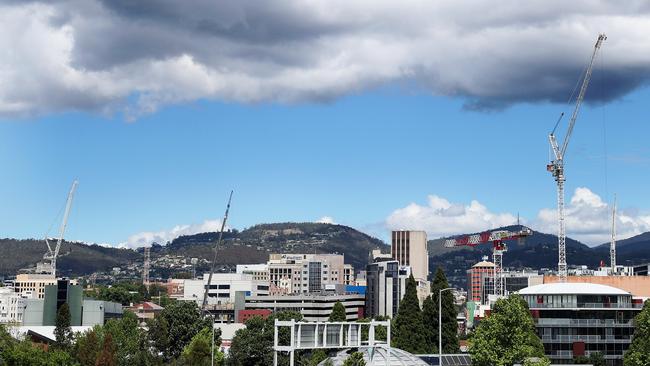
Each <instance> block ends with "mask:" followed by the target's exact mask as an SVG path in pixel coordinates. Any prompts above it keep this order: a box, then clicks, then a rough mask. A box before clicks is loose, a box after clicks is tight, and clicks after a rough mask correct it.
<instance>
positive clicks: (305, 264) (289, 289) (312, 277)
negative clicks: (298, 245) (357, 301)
mask: <svg viewBox="0 0 650 366" xmlns="http://www.w3.org/2000/svg"><path fill="white" fill-rule="evenodd" d="M267 264H268V270H269V284H270V286H271V290H270V292H271V293H272V294H298V293H303V294H304V293H314V292H321V291H323V290H324V289H325V287H326V286H327V285H335V284H342V285H343V284H344V282H345V281H344V276H345V265H344V257H343V255H340V254H271V255H270V256H269V261H268V263H267Z"/></svg>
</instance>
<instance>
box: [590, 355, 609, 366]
mask: <svg viewBox="0 0 650 366" xmlns="http://www.w3.org/2000/svg"><path fill="white" fill-rule="evenodd" d="M589 363H590V364H592V365H593V366H605V365H607V362H605V357H603V354H602V353H600V352H594V353H591V354H589Z"/></svg>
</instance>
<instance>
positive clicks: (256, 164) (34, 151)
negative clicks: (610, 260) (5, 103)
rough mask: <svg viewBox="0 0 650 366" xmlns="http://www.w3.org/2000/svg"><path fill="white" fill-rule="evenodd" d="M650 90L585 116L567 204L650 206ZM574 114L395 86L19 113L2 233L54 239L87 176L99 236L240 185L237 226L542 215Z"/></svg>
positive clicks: (80, 232) (119, 237) (149, 224)
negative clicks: (496, 106) (441, 203)
mask: <svg viewBox="0 0 650 366" xmlns="http://www.w3.org/2000/svg"><path fill="white" fill-rule="evenodd" d="M648 94H649V90H648V89H643V90H640V91H638V92H635V93H633V94H630V95H628V96H626V97H625V98H623V99H621V100H618V101H615V102H612V103H609V104H606V105H597V106H587V107H586V108H585V109H584V111H583V113H582V114H581V116H580V119H579V121H578V123H577V127H576V130H575V133H574V138H573V140H572V141H571V145H570V147H569V156H568V158H567V160H568V161H567V165H568V166H567V175H568V182H567V200H568V199H569V198H570V196H571V193H572V192H573V190H574V189H575V188H576V187H588V188H589V189H591V190H592V191H593V192H595V193H596V194H598V195H600V196H601V197H602V198H603V199H604V200H606V198H607V197H609V196H611V195H612V194H613V193H614V192H617V193H618V195H619V205H620V206H621V207H625V208H628V209H630V208H638V209H641V210H643V209H645V208H647V207H650V202H649V198H648V196H647V194H645V190H646V187H647V185H646V183H645V182H646V181H647V180H648V179H650V176H649V170H648V165H649V164H650V151H649V149H648V147H647V136H648V135H649V134H650V126H648V124H647V119H646V118H644V117H645V116H647V109H646V105H647V104H646V103H645V101H646V100H647V98H648ZM567 109H568V108H567V107H566V106H565V105H557V104H525V105H517V106H514V107H511V108H508V109H506V110H504V111H492V112H472V111H466V110H464V109H463V108H462V100H459V99H453V98H447V97H433V96H429V95H424V94H414V93H403V92H402V91H400V90H391V89H383V90H375V91H370V92H366V93H360V94H358V95H352V96H347V97H343V98H340V99H338V100H336V101H333V102H330V103H308V104H300V105H296V104H277V103H272V104H271V103H269V104H253V105H250V104H241V103H220V102H207V101H200V102H195V103H189V104H187V105H182V106H174V107H167V108H164V109H162V110H160V111H158V112H156V113H154V114H151V115H148V116H146V117H143V118H141V119H139V120H137V121H135V122H131V123H129V122H125V121H124V120H123V118H122V117H121V116H119V115H118V116H113V117H106V116H101V115H97V114H92V113H61V114H56V115H52V116H48V117H42V118H33V119H20V120H5V121H3V123H0V136H2V142H1V144H0V146H2V147H1V149H2V151H1V153H0V159H2V160H1V161H0V164H2V166H3V169H2V176H1V178H0V181H1V182H2V184H1V185H0V195H1V196H2V202H4V205H3V206H4V207H5V209H4V210H1V211H0V233H2V234H1V235H2V236H7V237H18V238H27V237H40V236H42V235H44V233H45V232H46V231H47V230H48V228H49V227H50V225H51V224H52V222H53V221H54V220H55V219H56V217H57V216H56V215H57V214H58V213H59V211H60V209H61V207H62V206H63V204H64V201H65V196H66V193H67V190H68V188H69V185H70V183H71V182H72V180H73V179H74V178H77V179H79V181H80V186H79V188H78V191H77V195H76V198H75V202H74V208H73V212H72V215H71V219H70V226H69V230H68V235H67V236H68V237H69V238H71V239H78V240H86V241H93V242H100V243H112V244H118V243H121V242H125V241H126V240H127V238H128V237H129V236H130V235H132V234H136V233H138V232H141V231H161V230H168V229H171V228H172V227H174V226H175V225H178V224H196V223H201V222H203V221H204V220H206V219H217V218H219V217H221V215H222V214H223V210H224V205H225V200H226V198H227V194H228V191H229V190H230V189H231V188H232V189H234V190H235V195H234V199H233V207H232V214H231V220H230V224H231V225H232V226H233V227H236V228H244V227H248V226H251V225H254V224H256V223H263V222H282V221H315V220H318V219H319V218H321V217H323V216H330V217H332V218H333V219H334V221H335V222H337V223H341V224H346V225H351V226H353V227H356V228H360V229H362V230H365V231H367V232H370V233H371V234H374V235H378V236H382V234H383V233H382V231H384V230H388V229H387V228H386V224H385V220H386V218H387V217H388V216H389V215H390V214H391V213H392V212H393V211H394V210H395V209H398V208H401V207H404V206H406V205H408V204H409V203H412V202H415V203H418V204H421V205H426V199H427V195H431V194H435V195H438V196H440V197H444V198H446V199H447V200H449V201H451V202H457V203H464V204H466V203H468V202H469V201H470V200H478V201H479V202H481V203H482V204H483V205H485V206H487V207H488V208H489V210H491V211H493V212H497V213H513V214H515V215H516V213H520V214H521V216H522V217H523V218H524V219H526V220H528V221H533V220H534V219H535V217H536V216H537V214H538V211H539V210H540V209H541V208H553V207H554V205H555V186H554V183H553V180H552V178H551V177H550V174H548V173H547V172H546V171H545V164H546V163H547V158H548V142H547V140H546V136H547V133H548V131H549V129H550V128H552V125H553V123H554V122H555V119H556V117H557V114H558V112H559V111H561V110H567ZM603 126H605V128H604V127H603ZM605 131H606V145H605V139H604V133H605ZM605 153H607V159H606V158H605ZM608 195H609V196H608ZM57 226H58V222H57V223H56V225H55V228H56V227H57ZM52 233H55V230H53V231H52Z"/></svg>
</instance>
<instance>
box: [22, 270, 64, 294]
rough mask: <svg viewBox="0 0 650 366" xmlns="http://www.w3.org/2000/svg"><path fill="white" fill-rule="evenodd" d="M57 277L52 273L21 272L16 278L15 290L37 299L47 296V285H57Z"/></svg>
mask: <svg viewBox="0 0 650 366" xmlns="http://www.w3.org/2000/svg"><path fill="white" fill-rule="evenodd" d="M56 281H57V280H56V277H54V275H51V274H34V273H20V274H18V275H17V276H16V279H15V280H14V290H15V291H16V292H17V293H19V294H21V295H23V296H24V297H30V298H35V299H42V298H44V297H45V286H49V285H56V283H57V282H56Z"/></svg>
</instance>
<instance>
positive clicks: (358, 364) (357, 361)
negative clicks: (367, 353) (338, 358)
mask: <svg viewBox="0 0 650 366" xmlns="http://www.w3.org/2000/svg"><path fill="white" fill-rule="evenodd" d="M343 366H366V361H364V360H363V353H361V352H353V353H352V354H350V355H349V356H348V358H346V359H345V361H343Z"/></svg>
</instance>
